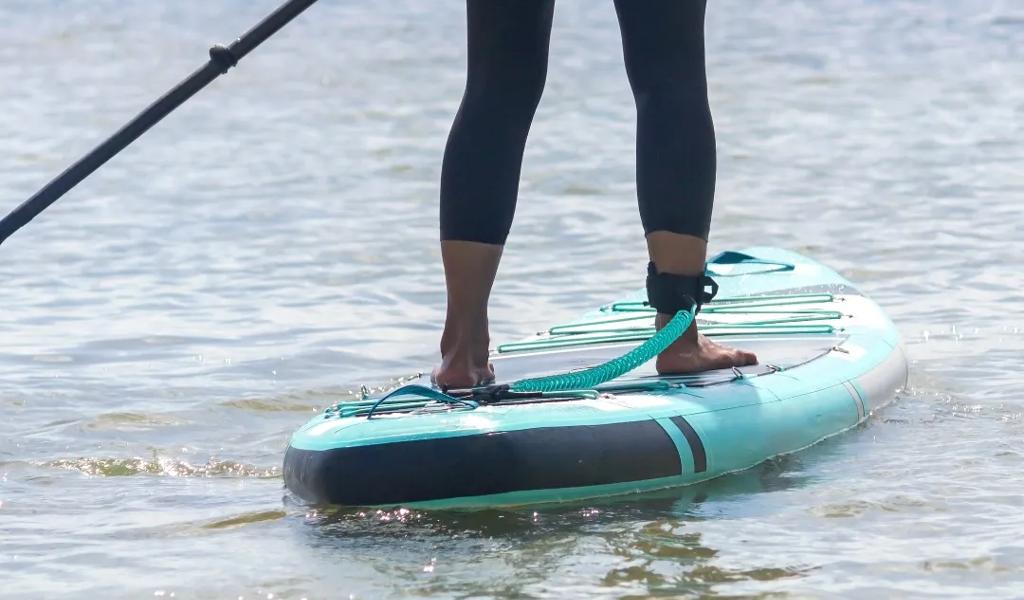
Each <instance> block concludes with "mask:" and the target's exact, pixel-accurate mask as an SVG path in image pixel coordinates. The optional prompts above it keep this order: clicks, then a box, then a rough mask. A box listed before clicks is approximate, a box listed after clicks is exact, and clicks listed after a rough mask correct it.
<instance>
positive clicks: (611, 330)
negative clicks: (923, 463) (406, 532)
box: [284, 248, 907, 508]
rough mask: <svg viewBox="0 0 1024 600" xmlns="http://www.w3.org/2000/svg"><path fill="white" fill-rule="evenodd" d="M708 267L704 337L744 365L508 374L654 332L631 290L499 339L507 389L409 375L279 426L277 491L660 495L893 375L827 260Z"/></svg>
mask: <svg viewBox="0 0 1024 600" xmlns="http://www.w3.org/2000/svg"><path fill="white" fill-rule="evenodd" d="M708 274H709V275H711V276H712V277H713V278H715V279H716V280H717V281H718V283H719V285H720V290H719V293H718V296H717V297H716V299H715V300H714V301H713V302H711V303H709V304H705V305H704V307H703V309H702V310H701V312H700V314H699V316H698V318H697V321H698V326H699V328H700V330H701V331H702V332H704V333H705V334H706V335H709V336H712V337H714V338H716V339H718V340H719V341H722V342H724V343H727V344H729V345H732V346H735V347H739V348H744V349H748V350H751V351H753V352H755V353H756V354H757V356H758V359H759V364H758V365H754V366H750V367H743V368H739V369H724V370H717V371H708V372H704V373H699V374H695V375H689V376H676V377H663V376H659V375H658V374H657V373H656V372H655V371H654V365H653V361H648V362H646V363H645V364H643V365H641V366H639V367H637V368H635V369H633V370H632V371H630V372H628V373H626V374H624V375H621V376H619V377H616V378H614V379H612V380H610V381H607V382H603V383H599V384H597V385H594V386H592V387H590V388H588V389H570V390H566V389H556V390H555V391H530V389H533V388H531V387H530V385H529V384H527V385H525V388H527V389H525V390H524V389H523V388H524V386H522V385H520V386H517V385H515V383H514V382H518V383H523V382H537V381H543V382H545V383H546V384H547V383H550V382H551V381H552V380H554V381H555V382H556V383H562V384H565V383H566V381H569V382H578V381H583V382H586V381H588V379H587V377H584V376H582V375H584V374H586V375H589V374H591V373H592V371H594V369H593V367H594V366H595V365H602V364H605V363H608V361H613V360H614V359H616V357H620V356H622V355H623V354H626V353H628V352H630V351H631V350H633V349H635V348H637V346H639V345H641V344H642V343H644V342H645V340H648V339H649V338H651V336H652V335H653V333H654V328H653V321H654V312H653V310H652V309H650V308H649V307H648V306H646V304H645V300H646V297H645V294H644V292H638V293H635V294H633V295H631V296H629V297H626V298H623V299H622V300H619V301H617V302H613V303H611V304H608V305H605V306H602V307H600V308H599V309H597V310H595V311H593V312H591V313H588V314H586V315H584V316H583V317H582V318H580V319H578V320H576V321H573V322H571V323H567V324H564V325H560V326H556V327H552V328H551V329H550V330H548V331H547V332H545V333H542V334H538V335H535V336H533V337H530V338H527V339H524V340H521V341H518V342H515V343H509V344H505V345H503V346H499V347H498V349H497V352H496V353H495V354H494V355H493V356H492V361H493V363H494V368H495V373H496V375H497V377H498V379H499V382H508V383H510V384H512V385H511V386H510V385H500V384H499V385H496V386H491V387H489V388H487V389H484V390H477V392H476V393H475V394H474V395H467V394H462V395H459V394H443V393H441V392H440V390H436V389H431V388H429V387H428V386H429V381H428V380H427V378H426V377H425V376H421V378H422V380H421V381H419V382H414V383H418V384H419V385H412V386H406V387H403V388H401V389H399V390H397V391H396V392H392V393H391V394H389V395H387V396H381V397H378V398H368V399H366V400H362V401H350V402H342V403H339V404H336V405H334V406H331V407H329V408H327V409H326V410H325V411H324V412H323V413H322V414H320V415H318V416H316V417H314V418H313V419H312V420H310V421H309V422H308V423H307V424H306V425H305V426H303V427H302V428H301V429H299V430H298V431H297V432H295V434H294V435H293V436H292V438H291V443H290V445H289V448H288V451H287V453H286V455H285V460H284V479H285V484H286V485H287V487H288V488H289V489H290V490H291V491H292V492H293V493H294V494H296V495H297V496H299V497H301V498H303V499H305V500H308V501H312V502H316V503H332V504H342V505H359V506H394V505H403V506H419V507H423V508H456V507H486V506H501V505H516V504H531V503H541V502H560V501H570V500H581V499H586V498H594V497H599V496H609V495H616V494H629V493H636V492H643V491H648V490H656V489H661V488H669V487H674V486H681V485H687V484H692V483H696V482H698V481H703V480H707V479H711V478H713V477H718V476H719V475H723V474H725V473H730V472H733V471H739V470H742V469H747V468H749V467H752V466H754V465H757V464H758V463H760V462H762V461H764V460H766V459H768V458H771V457H774V456H778V455H780V454H786V453H790V452H795V451H797V450H800V449H803V448H806V447H807V446H810V445H812V444H814V443H817V442H819V441H821V440H822V439H824V438H827V437H830V436H832V435H835V434H837V433H840V432H843V431H845V430H847V429H850V428H851V427H854V426H856V425H857V424H859V423H861V422H863V421H864V420H865V419H867V418H868V417H869V416H870V415H871V414H872V412H873V411H875V410H876V409H878V408H879V407H881V406H883V405H885V404H886V403H888V402H889V401H890V400H891V399H892V397H893V395H894V393H895V391H896V390H897V389H899V388H900V387H902V386H903V385H905V382H906V379H907V362H906V358H905V357H904V353H903V350H902V348H901V345H900V338H899V334H898V333H897V331H896V328H895V327H894V326H893V324H892V322H891V321H889V319H888V318H887V317H886V316H885V314H884V313H883V312H882V310H881V309H880V308H879V307H878V305H877V304H875V303H874V302H872V301H871V300H870V299H868V298H867V297H866V296H864V295H863V294H862V293H861V292H860V291H858V290H857V288H855V287H854V286H853V285H852V284H851V283H850V282H848V281H846V280H845V279H843V278H842V277H841V276H839V275H838V274H837V273H835V272H834V271H832V270H831V269H829V268H827V267H825V266H823V265H821V264H819V263H817V262H815V261H813V260H811V259H809V258H806V257H804V256H801V255H799V254H795V253H793V252H788V251H785V250H780V249H776V248H750V249H745V250H743V251H740V252H726V253H723V254H721V255H719V256H717V257H715V258H714V259H712V260H711V261H709V263H708ZM558 374H567V377H569V379H568V380H560V379H558V378H557V377H552V376H553V375H558ZM573 374H577V375H580V376H577V377H575V378H573ZM534 387H535V388H536V389H544V386H543V385H540V386H534ZM554 387H558V386H554ZM562 387H563V388H564V387H565V386H564V385H563V386H562ZM517 390H518V391H517Z"/></svg>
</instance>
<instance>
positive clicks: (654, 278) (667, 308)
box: [647, 262, 718, 315]
mask: <svg viewBox="0 0 1024 600" xmlns="http://www.w3.org/2000/svg"><path fill="white" fill-rule="evenodd" d="M708 287H710V288H711V291H710V292H708V291H706V288H708ZM717 293H718V284H717V283H715V280H714V279H711V278H710V277H708V276H707V275H673V274H671V273H659V272H658V269H657V267H655V266H654V263H653V262H650V263H647V304H649V305H650V306H652V307H654V309H655V310H657V311H658V312H659V313H663V314H666V315H674V314H676V313H678V312H679V311H681V310H690V308H691V307H692V308H693V309H694V314H697V313H698V312H700V307H701V306H702V305H703V304H705V303H707V302H711V299H712V298H714V297H715V294H717Z"/></svg>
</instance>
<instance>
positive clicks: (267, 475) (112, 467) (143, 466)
mask: <svg viewBox="0 0 1024 600" xmlns="http://www.w3.org/2000/svg"><path fill="white" fill-rule="evenodd" d="M44 466H47V467H50V468H54V469H65V470H67V471H78V472H80V473H85V474H86V475H90V476H94V477H130V476H132V475H160V476H164V477H252V478H257V479H276V478H279V477H281V468H280V467H259V466H256V465H247V464H244V463H237V462H233V461H228V460H217V459H210V460H209V461H207V462H206V463H203V464H192V463H190V462H187V461H184V460H180V459H175V458H169V457H155V458H151V459H146V458H139V457H134V458H89V457H84V458H62V459H58V460H52V461H49V462H46V463H44Z"/></svg>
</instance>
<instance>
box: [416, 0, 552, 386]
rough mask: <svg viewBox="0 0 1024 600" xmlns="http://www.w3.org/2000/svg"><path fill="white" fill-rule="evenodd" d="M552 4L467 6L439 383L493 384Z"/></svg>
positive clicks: (448, 161) (450, 168)
mask: <svg viewBox="0 0 1024 600" xmlns="http://www.w3.org/2000/svg"><path fill="white" fill-rule="evenodd" d="M553 9H554V0H467V2H466V12H467V21H468V36H467V39H468V46H469V60H468V69H467V76H466V92H465V94H464V95H463V98H462V105H461V106H460V107H459V112H458V114H457V115H456V117H455V122H454V123H453V124H452V129H451V133H450V135H449V136H448V145H447V147H446V148H445V153H444V162H443V164H442V168H441V256H442V259H443V262H444V271H445V282H446V285H447V290H448V313H447V317H446V320H445V327H444V333H443V334H442V336H441V366H440V367H438V368H437V369H436V370H435V371H434V374H433V375H434V381H435V382H436V383H437V384H438V385H439V386H442V387H449V388H461V387H470V386H474V385H479V384H482V383H487V382H489V381H490V380H492V379H493V378H494V374H493V371H492V370H491V368H490V365H489V364H488V362H487V353H488V344H489V341H490V340H489V334H488V329H487V299H488V297H489V296H490V292H491V285H492V284H493V282H494V276H495V274H496V273H497V270H498V262H499V261H500V259H501V251H502V248H503V246H504V244H505V238H506V237H507V236H508V232H509V228H510V227H511V226H512V217H513V215H514V213H515V207H516V196H517V194H518V191H519V172H520V168H521V166H522V160H523V148H524V146H525V145H526V136H527V133H528V132H529V130H530V124H531V122H532V121H533V114H534V112H535V111H536V109H537V103H538V102H539V101H540V96H541V93H542V92H543V90H544V78H545V76H546V74H547V59H548V40H549V38H550V34H551V18H552V13H553Z"/></svg>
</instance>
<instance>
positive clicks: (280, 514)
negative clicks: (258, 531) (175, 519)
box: [202, 510, 288, 529]
mask: <svg viewBox="0 0 1024 600" xmlns="http://www.w3.org/2000/svg"><path fill="white" fill-rule="evenodd" d="M286 516H288V514H287V513H286V512H284V511H283V510H263V511H258V512H251V513H245V514H242V515H237V516H234V517H229V518H227V519H220V520H218V521H211V522H209V523H206V524H205V525H203V526H202V527H203V529H228V528H231V527H240V526H242V525H250V524H252V523H260V522H263V521H276V520H278V519H283V518H285V517H286Z"/></svg>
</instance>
